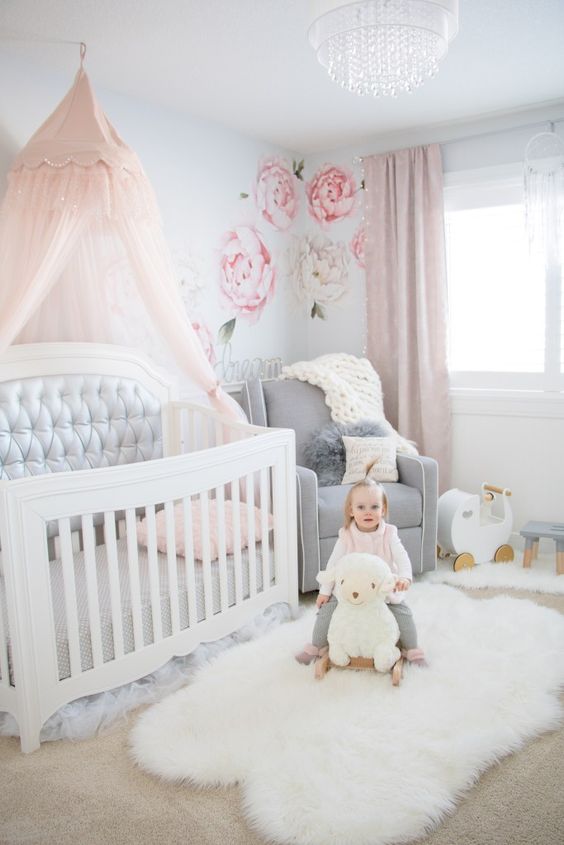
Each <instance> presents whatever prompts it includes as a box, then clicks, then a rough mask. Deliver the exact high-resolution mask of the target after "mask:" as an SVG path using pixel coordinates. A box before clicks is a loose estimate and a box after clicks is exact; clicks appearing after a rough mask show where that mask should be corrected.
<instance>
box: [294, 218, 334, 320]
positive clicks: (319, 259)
mask: <svg viewBox="0 0 564 845" xmlns="http://www.w3.org/2000/svg"><path fill="white" fill-rule="evenodd" d="M348 265H349V255H348V252H347V247H346V245H345V244H344V243H343V242H342V241H339V242H338V243H335V242H333V241H331V240H330V239H329V238H327V237H326V236H325V235H321V234H319V235H305V236H304V237H302V238H299V239H297V240H296V243H295V245H294V247H293V248H291V250H290V272H291V276H292V280H293V283H294V290H295V292H296V296H297V297H298V299H299V301H300V302H303V303H304V304H305V305H306V307H307V311H308V314H309V315H310V317H312V318H313V317H320V318H321V319H322V320H325V319H326V313H325V309H324V307H323V306H325V305H328V304H330V303H332V302H337V301H338V300H339V299H341V297H342V296H343V295H344V294H345V293H346V291H347V285H348Z"/></svg>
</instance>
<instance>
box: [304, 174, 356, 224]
mask: <svg viewBox="0 0 564 845" xmlns="http://www.w3.org/2000/svg"><path fill="white" fill-rule="evenodd" d="M305 188H306V195H307V201H308V211H309V213H310V215H311V216H312V217H313V219H314V220H316V221H317V222H318V223H319V224H320V225H321V226H323V227H324V228H325V227H326V226H327V225H329V224H330V223H334V222H335V221H337V220H342V219H343V218H345V217H350V216H351V215H352V214H354V212H355V210H356V199H355V194H356V190H357V189H356V182H355V179H354V176H353V174H352V172H351V171H350V170H348V169H347V168H345V167H337V166H336V165H334V164H324V165H323V166H322V167H320V168H319V170H317V172H316V173H315V174H314V176H313V178H312V180H311V182H306V186H305Z"/></svg>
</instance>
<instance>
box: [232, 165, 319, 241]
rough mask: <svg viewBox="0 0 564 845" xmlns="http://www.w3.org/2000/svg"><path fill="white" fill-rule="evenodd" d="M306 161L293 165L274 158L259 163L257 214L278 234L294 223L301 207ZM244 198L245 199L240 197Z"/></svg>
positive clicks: (256, 190) (255, 192)
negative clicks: (303, 172)
mask: <svg viewBox="0 0 564 845" xmlns="http://www.w3.org/2000/svg"><path fill="white" fill-rule="evenodd" d="M303 166H304V162H303V161H301V162H299V163H298V162H296V161H294V162H293V163H292V167H290V164H289V162H288V161H287V160H286V159H283V158H279V157H271V158H266V159H263V160H262V161H261V162H259V166H258V171H257V179H256V183H255V188H254V197H255V204H256V207H257V211H258V212H259V214H260V215H261V216H262V218H263V219H264V220H266V221H267V223H269V224H270V225H271V226H273V227H274V228H275V229H277V230H278V231H279V232H284V231H286V230H287V229H288V228H289V227H290V226H291V225H292V223H293V222H294V220H295V219H296V217H297V214H298V211H299V208H300V197H299V194H298V180H301V179H302V170H303ZM241 196H243V195H242V194H241Z"/></svg>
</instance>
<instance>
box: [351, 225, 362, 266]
mask: <svg viewBox="0 0 564 845" xmlns="http://www.w3.org/2000/svg"><path fill="white" fill-rule="evenodd" d="M349 247H350V251H351V252H352V254H353V256H354V259H355V261H356V263H357V264H358V266H359V267H360V268H361V269H362V270H364V269H365V268H366V263H365V248H366V227H365V225H364V223H361V224H360V226H359V227H358V229H357V230H356V231H355V232H354V234H353V236H352V239H351V242H350V244H349Z"/></svg>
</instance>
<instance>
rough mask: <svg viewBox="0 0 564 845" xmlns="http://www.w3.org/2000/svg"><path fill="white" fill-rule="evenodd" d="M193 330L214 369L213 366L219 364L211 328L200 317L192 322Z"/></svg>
mask: <svg viewBox="0 0 564 845" xmlns="http://www.w3.org/2000/svg"><path fill="white" fill-rule="evenodd" d="M192 328H193V329H194V331H195V332H196V334H197V336H198V340H199V341H200V343H201V344H202V348H203V350H204V352H205V354H206V358H207V359H208V361H209V362H210V364H211V365H212V367H213V365H214V364H215V363H216V362H217V358H216V357H215V350H214V346H213V336H212V333H211V331H210V329H209V327H208V326H207V324H206V323H205V322H204V321H203V320H202V319H201V318H199V317H198V318H196V319H195V320H192Z"/></svg>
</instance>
